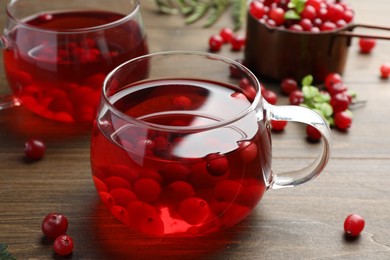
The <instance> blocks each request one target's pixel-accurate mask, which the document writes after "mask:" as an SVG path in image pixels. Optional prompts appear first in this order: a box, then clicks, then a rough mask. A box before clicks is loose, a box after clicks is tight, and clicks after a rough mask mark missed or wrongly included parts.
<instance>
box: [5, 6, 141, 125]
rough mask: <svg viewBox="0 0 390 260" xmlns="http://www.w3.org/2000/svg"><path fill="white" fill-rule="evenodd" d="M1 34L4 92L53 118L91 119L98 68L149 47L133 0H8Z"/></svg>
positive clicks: (8, 100)
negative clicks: (7, 84) (5, 82)
mask: <svg viewBox="0 0 390 260" xmlns="http://www.w3.org/2000/svg"><path fill="white" fill-rule="evenodd" d="M6 13H7V24H6V28H5V30H4V33H3V35H2V37H1V43H2V47H3V59H4V67H5V72H6V76H7V79H8V82H9V87H10V89H11V90H12V94H11V95H10V96H3V97H1V98H0V109H2V108H7V107H10V106H14V105H20V104H22V105H23V106H25V107H26V108H28V109H29V110H31V111H32V112H34V113H36V114H38V115H40V116H42V117H45V118H48V119H52V120H56V121H61V122H68V123H76V122H77V123H80V122H82V123H91V122H92V120H93V119H94V117H95V113H96V107H97V105H98V101H99V98H100V93H101V87H102V84H103V81H104V78H105V76H106V75H107V74H108V73H109V72H110V71H111V70H112V69H114V68H115V67H117V66H118V65H119V64H121V63H123V62H125V61H126V60H128V59H131V58H134V57H137V56H140V55H144V54H147V53H148V48H147V43H146V35H145V31H144V28H143V24H142V18H141V14H140V4H139V1H137V0H132V1H127V0H113V1H110V2H107V1H104V0H100V1H97V0H83V1H78V0H67V1H63V0H51V1H43V0H33V1H32V0H14V1H10V2H9V3H8V5H7V10H6Z"/></svg>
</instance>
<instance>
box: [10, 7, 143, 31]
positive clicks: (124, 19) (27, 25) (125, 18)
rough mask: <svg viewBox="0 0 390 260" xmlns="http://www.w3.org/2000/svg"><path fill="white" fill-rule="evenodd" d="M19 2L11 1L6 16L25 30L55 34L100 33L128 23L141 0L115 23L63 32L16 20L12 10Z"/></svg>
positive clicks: (137, 10)
mask: <svg viewBox="0 0 390 260" xmlns="http://www.w3.org/2000/svg"><path fill="white" fill-rule="evenodd" d="M17 1H19V0H11V1H9V2H8V4H7V6H6V14H7V17H8V19H10V20H11V21H13V22H14V23H15V24H17V25H20V26H23V27H24V28H27V29H29V30H34V31H40V32H45V33H53V34H76V33H87V32H95V31H100V30H104V29H107V28H112V27H114V26H117V25H120V24H123V23H125V22H127V21H128V20H131V19H132V18H133V16H134V15H135V14H136V13H138V12H139V9H140V2H139V0H134V3H135V5H134V8H133V9H132V10H131V12H130V13H128V14H126V15H124V17H122V18H120V19H118V20H115V21H112V22H109V23H105V24H102V25H98V26H92V27H84V28H78V29H61V30H56V29H46V28H41V27H39V26H34V25H29V24H27V23H26V22H25V21H23V19H25V18H26V17H23V18H22V19H19V18H16V17H15V15H14V14H13V13H12V11H11V8H12V6H13V4H14V3H16V2H17ZM81 1H82V0H81ZM63 10H66V9H63ZM69 10H71V9H69ZM91 10H92V9H91ZM96 10H100V9H96ZM102 11H105V10H103V9H102ZM44 12H45V11H42V12H41V13H42V14H44ZM38 14H39V13H38ZM27 17H28V16H27Z"/></svg>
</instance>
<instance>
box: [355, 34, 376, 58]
mask: <svg viewBox="0 0 390 260" xmlns="http://www.w3.org/2000/svg"><path fill="white" fill-rule="evenodd" d="M375 45H376V40H375V39H372V38H365V37H362V38H359V48H360V52H361V53H366V54H368V53H370V52H371V51H372V49H373V48H374V47H375Z"/></svg>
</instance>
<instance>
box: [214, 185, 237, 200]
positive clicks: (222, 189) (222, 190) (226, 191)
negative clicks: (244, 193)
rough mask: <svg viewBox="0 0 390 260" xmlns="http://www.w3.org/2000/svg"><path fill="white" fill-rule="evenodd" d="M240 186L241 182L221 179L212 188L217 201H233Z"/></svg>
mask: <svg viewBox="0 0 390 260" xmlns="http://www.w3.org/2000/svg"><path fill="white" fill-rule="evenodd" d="M241 188H242V187H241V184H240V183H239V182H238V181H233V180H223V181H221V182H220V183H218V184H217V185H216V186H215V188H214V194H215V198H216V199H217V200H218V201H225V202H234V200H236V198H237V194H238V192H239V191H240V190H241Z"/></svg>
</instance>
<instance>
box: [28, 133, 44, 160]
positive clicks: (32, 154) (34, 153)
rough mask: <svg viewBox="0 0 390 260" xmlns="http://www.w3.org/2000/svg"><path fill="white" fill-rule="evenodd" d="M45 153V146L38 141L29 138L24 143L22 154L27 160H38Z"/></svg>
mask: <svg viewBox="0 0 390 260" xmlns="http://www.w3.org/2000/svg"><path fill="white" fill-rule="evenodd" d="M45 152H46V145H45V143H44V142H43V141H42V140H40V139H34V138H30V139H29V140H28V141H27V142H26V143H25V147H24V153H25V155H26V157H27V158H29V159H33V160H39V159H41V158H42V157H43V156H44V155H45Z"/></svg>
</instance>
